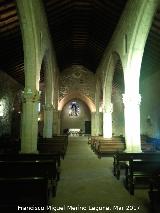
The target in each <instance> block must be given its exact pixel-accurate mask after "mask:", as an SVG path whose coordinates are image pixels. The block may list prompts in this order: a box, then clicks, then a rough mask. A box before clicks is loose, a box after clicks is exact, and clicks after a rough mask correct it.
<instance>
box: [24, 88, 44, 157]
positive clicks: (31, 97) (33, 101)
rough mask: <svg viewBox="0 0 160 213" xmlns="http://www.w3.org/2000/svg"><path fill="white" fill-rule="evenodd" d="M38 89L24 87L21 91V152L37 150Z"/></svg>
mask: <svg viewBox="0 0 160 213" xmlns="http://www.w3.org/2000/svg"><path fill="white" fill-rule="evenodd" d="M39 98H40V93H39V91H37V90H35V91H33V90H31V89H25V90H24V92H23V111H22V127H21V128H22V129H21V131H22V134H21V152H22V153H36V152H37V134H38V103H39Z"/></svg>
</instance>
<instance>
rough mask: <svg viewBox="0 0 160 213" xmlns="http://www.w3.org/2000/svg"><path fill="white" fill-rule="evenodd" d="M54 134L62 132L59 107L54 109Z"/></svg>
mask: <svg viewBox="0 0 160 213" xmlns="http://www.w3.org/2000/svg"><path fill="white" fill-rule="evenodd" d="M53 134H54V135H58V134H60V116H59V111H58V110H57V109H54V110H53Z"/></svg>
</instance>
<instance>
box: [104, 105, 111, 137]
mask: <svg viewBox="0 0 160 213" xmlns="http://www.w3.org/2000/svg"><path fill="white" fill-rule="evenodd" d="M112 112H113V105H112V103H109V104H108V105H107V106H106V107H104V111H103V137H104V138H112Z"/></svg>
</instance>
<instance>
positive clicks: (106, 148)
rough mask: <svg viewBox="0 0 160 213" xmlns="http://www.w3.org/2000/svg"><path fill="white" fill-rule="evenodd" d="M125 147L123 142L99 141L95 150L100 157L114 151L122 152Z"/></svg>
mask: <svg viewBox="0 0 160 213" xmlns="http://www.w3.org/2000/svg"><path fill="white" fill-rule="evenodd" d="M124 149H125V144H124V143H122V142H108V141H99V142H97V144H96V146H95V152H96V153H97V155H98V157H99V158H101V157H103V156H106V155H108V154H113V153H115V152H122V151H124Z"/></svg>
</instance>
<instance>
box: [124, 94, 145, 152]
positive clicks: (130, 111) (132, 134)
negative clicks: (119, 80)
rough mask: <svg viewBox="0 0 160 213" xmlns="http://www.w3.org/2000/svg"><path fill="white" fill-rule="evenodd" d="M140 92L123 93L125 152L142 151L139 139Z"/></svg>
mask: <svg viewBox="0 0 160 213" xmlns="http://www.w3.org/2000/svg"><path fill="white" fill-rule="evenodd" d="M140 102H141V95H140V94H132V95H131V94H123V103H124V118H125V140H126V150H125V152H142V151H141V139H140Z"/></svg>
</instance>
